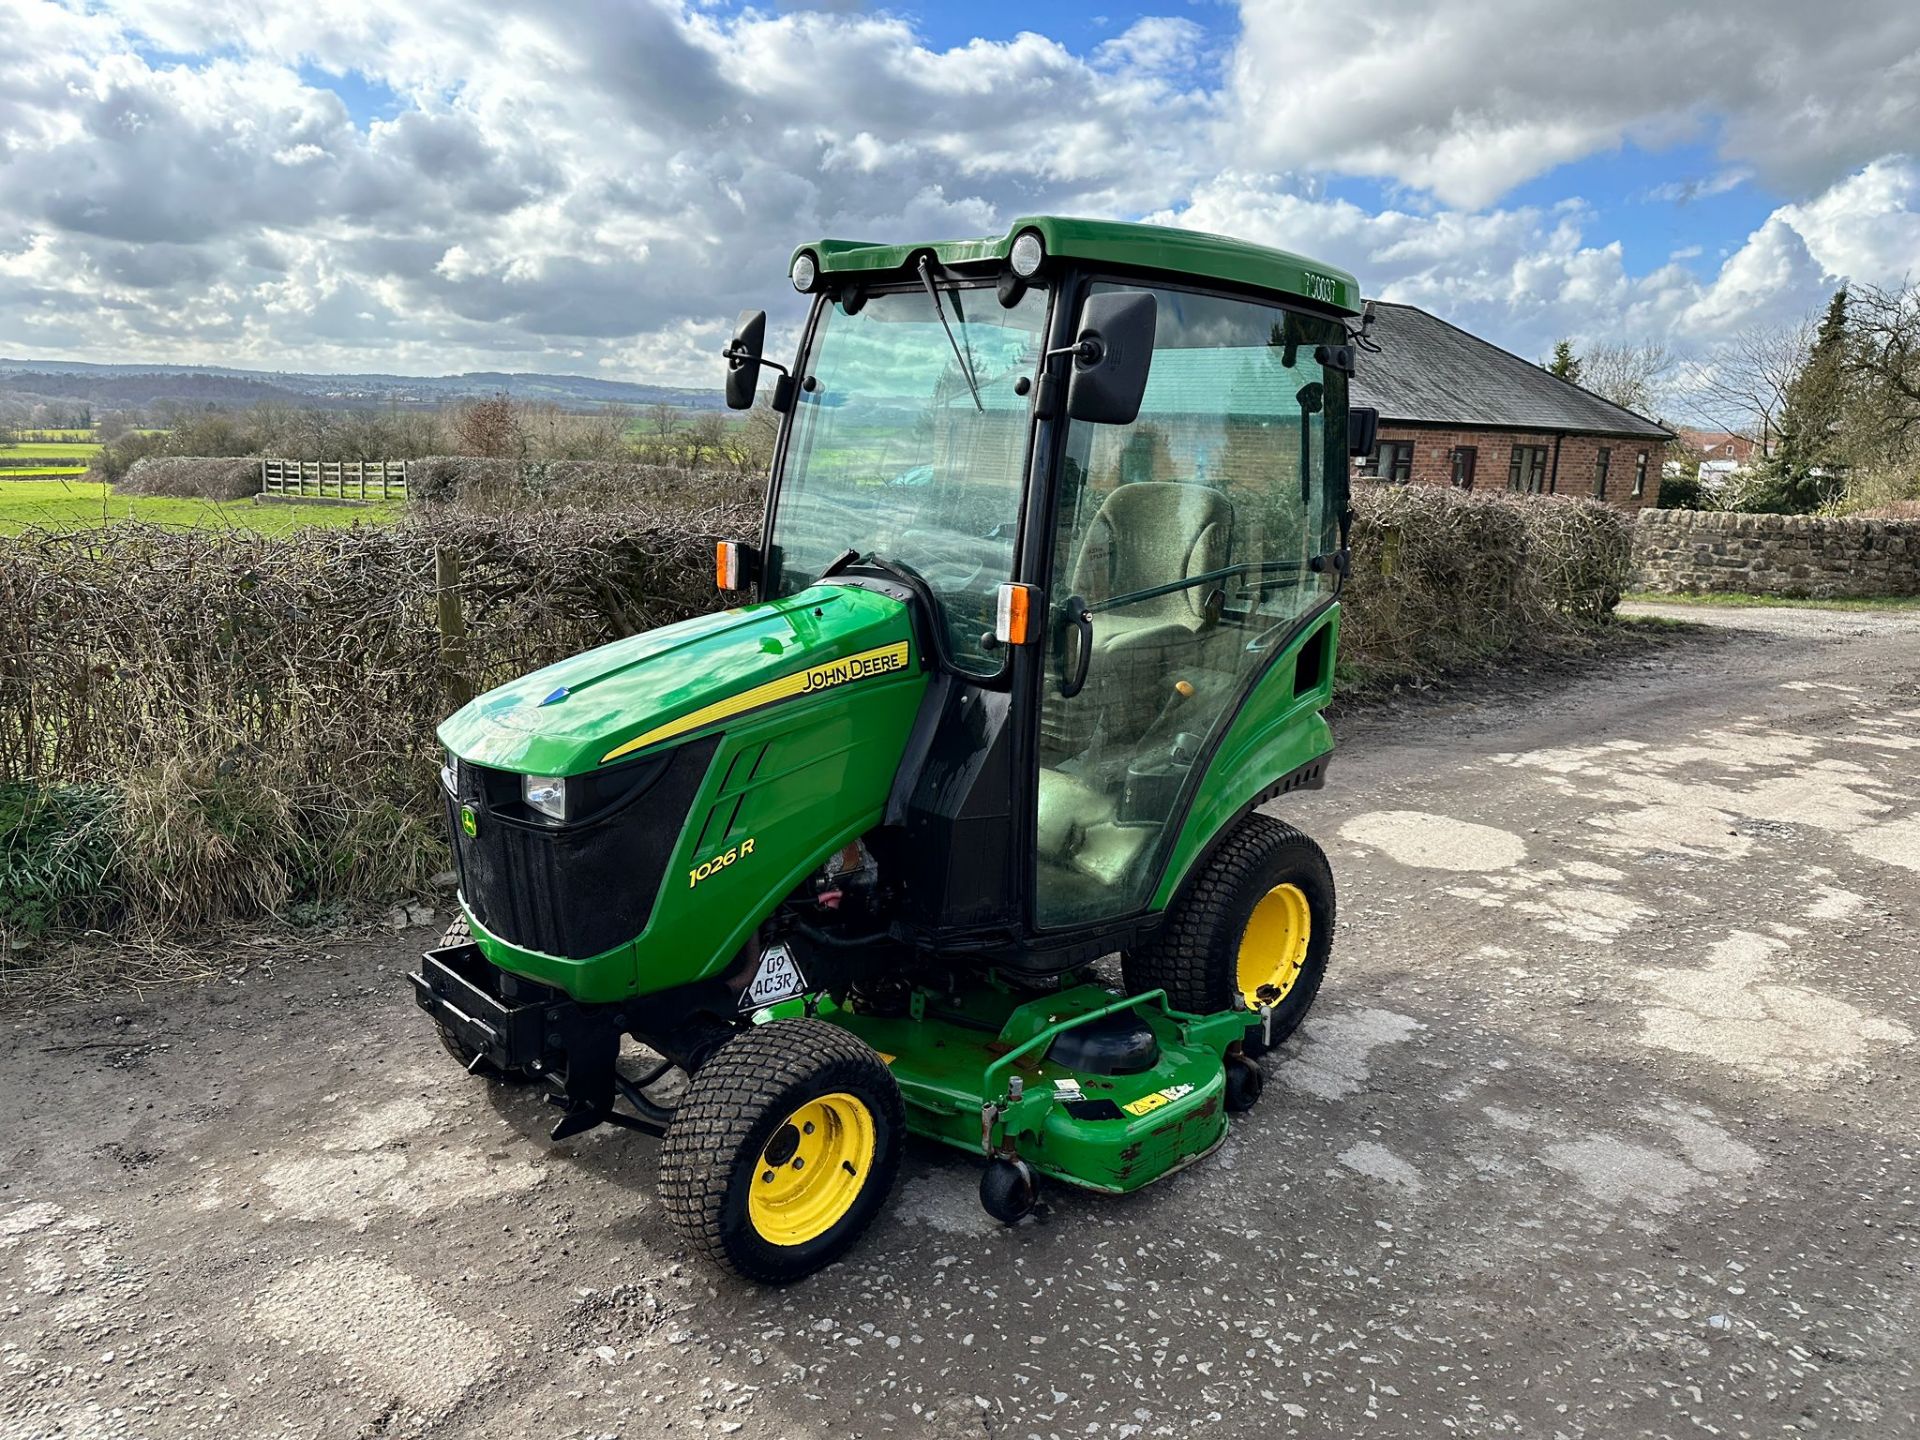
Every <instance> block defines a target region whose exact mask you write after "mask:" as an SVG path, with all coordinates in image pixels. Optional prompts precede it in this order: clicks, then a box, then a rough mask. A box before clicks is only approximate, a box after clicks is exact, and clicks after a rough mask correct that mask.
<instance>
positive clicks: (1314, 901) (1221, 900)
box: [1125, 815, 1334, 1055]
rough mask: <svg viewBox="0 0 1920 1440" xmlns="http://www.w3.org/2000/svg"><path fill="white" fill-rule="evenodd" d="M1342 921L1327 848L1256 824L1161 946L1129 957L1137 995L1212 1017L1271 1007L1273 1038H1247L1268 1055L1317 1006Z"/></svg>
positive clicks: (1218, 855)
mask: <svg viewBox="0 0 1920 1440" xmlns="http://www.w3.org/2000/svg"><path fill="white" fill-rule="evenodd" d="M1333 914H1334V896H1333V870H1332V867H1331V866H1329V865H1328V864H1327V857H1326V855H1325V854H1324V853H1322V851H1321V849H1320V847H1319V846H1318V845H1316V844H1314V842H1313V841H1312V840H1310V839H1308V838H1307V837H1306V836H1305V835H1303V834H1301V833H1300V832H1299V831H1298V830H1296V829H1294V828H1293V827H1292V826H1291V825H1285V824H1282V823H1281V822H1280V821H1278V820H1274V819H1271V818H1269V817H1268V816H1265V815H1249V816H1248V817H1247V818H1246V819H1245V820H1243V821H1241V822H1240V824H1239V825H1238V826H1236V827H1235V828H1234V830H1233V832H1232V833H1231V834H1230V835H1228V836H1227V837H1226V839H1225V840H1223V841H1222V842H1221V843H1220V846H1219V848H1218V849H1217V850H1216V851H1215V852H1214V854H1213V857H1212V859H1211V860H1210V861H1209V863H1208V865H1207V869H1206V870H1205V872H1204V873H1202V874H1201V875H1199V876H1198V877H1197V878H1196V879H1195V880H1194V881H1193V882H1192V883H1191V884H1190V885H1189V886H1188V887H1187V889H1186V892H1185V893H1184V894H1183V895H1181V896H1180V897H1179V898H1178V899H1177V900H1175V901H1174V903H1173V905H1172V907H1171V908H1170V909H1169V911H1168V914H1167V919H1166V924H1165V925H1164V926H1163V927H1162V928H1161V931H1160V934H1159V935H1158V936H1157V937H1156V938H1155V939H1154V941H1153V942H1152V943H1151V944H1149V945H1144V946H1140V947H1138V948H1137V949H1135V950H1134V951H1133V952H1131V953H1129V954H1128V955H1127V956H1126V965H1125V974H1126V980H1127V988H1128V989H1129V990H1131V991H1133V992H1134V993H1136V994H1137V993H1139V992H1140V991H1142V990H1155V989H1164V990H1165V991H1166V992H1167V998H1168V999H1169V1000H1171V1001H1172V1002H1173V1004H1174V1005H1175V1006H1176V1007H1178V1008H1179V1009H1182V1010H1192V1011H1196V1012H1199V1013H1202V1014H1211V1013H1213V1012H1215V1011H1220V1010H1229V1009H1233V1008H1235V1007H1244V1008H1250V1009H1256V1010H1257V1009H1258V1008H1259V1007H1260V1006H1261V1005H1262V1004H1265V1005H1268V1006H1271V1007H1272V1017H1271V1024H1270V1026H1269V1027H1268V1028H1267V1029H1266V1031H1265V1033H1263V1031H1262V1027H1261V1026H1260V1025H1258V1024H1255V1025H1252V1026H1250V1027H1249V1028H1248V1030H1247V1039H1246V1051H1247V1053H1248V1054H1250V1055H1259V1054H1263V1053H1264V1052H1265V1051H1266V1050H1268V1049H1270V1048H1271V1047H1272V1046H1275V1045H1278V1044H1279V1043H1280V1042H1281V1041H1282V1040H1284V1039H1286V1037H1287V1036H1289V1035H1291V1034H1292V1033H1293V1032H1294V1030H1295V1029H1297V1028H1298V1027H1299V1025H1300V1022H1301V1021H1302V1020H1304V1019H1305V1018H1306V1015H1307V1011H1308V1010H1309V1009H1310V1008H1311V1007H1312V1005H1313V1000H1314V996H1316V995H1317V994H1318V993H1319V991H1320V982H1321V980H1322V979H1323V978H1324V977H1325V975H1326V970H1327V958H1328V954H1329V952H1330V951H1331V949H1332V947H1333Z"/></svg>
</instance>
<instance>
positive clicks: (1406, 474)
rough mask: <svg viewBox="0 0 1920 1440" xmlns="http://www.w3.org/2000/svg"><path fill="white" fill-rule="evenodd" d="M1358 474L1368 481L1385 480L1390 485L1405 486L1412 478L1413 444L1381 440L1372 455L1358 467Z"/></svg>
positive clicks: (1402, 441)
mask: <svg viewBox="0 0 1920 1440" xmlns="http://www.w3.org/2000/svg"><path fill="white" fill-rule="evenodd" d="M1360 473H1361V474H1362V475H1364V476H1366V477H1367V478H1368V479H1370V480H1385V481H1386V482H1387V483H1388V484H1390V485H1404V484H1406V483H1407V482H1408V481H1409V480H1411V479H1412V478H1413V442H1412V441H1411V440H1382V441H1381V442H1380V443H1379V444H1378V445H1376V446H1374V449H1373V454H1371V455H1369V456H1368V457H1367V459H1366V463H1365V464H1364V465H1362V466H1361V467H1360Z"/></svg>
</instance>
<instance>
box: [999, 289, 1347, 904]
mask: <svg viewBox="0 0 1920 1440" xmlns="http://www.w3.org/2000/svg"><path fill="white" fill-rule="evenodd" d="M1091 288H1092V293H1096V294H1097V293H1100V292H1101V291H1103V290H1119V289H1122V288H1126V289H1137V288H1139V287H1138V286H1137V285H1127V286H1122V285H1121V284H1119V283H1118V282H1114V283H1107V282H1095V283H1094V284H1093V286H1092V287H1091ZM1153 294H1154V296H1155V299H1156V320H1155V338H1154V350H1153V358H1152V366H1151V370H1150V372H1149V376H1148V381H1147V388H1146V395H1145V399H1144V402H1143V403H1142V406H1141V409H1140V413H1139V416H1138V418H1137V419H1135V420H1134V421H1133V423H1131V424H1128V425H1095V424H1089V423H1086V422H1083V421H1069V422H1068V428H1067V432H1066V436H1065V440H1064V448H1063V453H1062V459H1061V463H1060V464H1059V466H1058V468H1057V474H1058V480H1057V490H1058V496H1057V503H1056V506H1055V515H1056V521H1055V529H1054V535H1053V543H1052V560H1051V567H1050V568H1051V580H1050V586H1049V594H1050V595H1051V596H1052V597H1053V604H1052V615H1051V631H1050V634H1051V643H1050V646H1049V651H1048V654H1047V657H1046V660H1045V667H1044V676H1043V681H1042V695H1041V701H1040V706H1039V710H1040V714H1039V721H1038V724H1039V735H1038V743H1037V758H1038V761H1039V775H1038V783H1037V785H1036V787H1035V792H1034V793H1035V800H1034V803H1035V807H1036V809H1035V815H1034V821H1035V827H1034V834H1035V857H1034V867H1035V870H1034V920H1035V923H1036V925H1037V926H1038V927H1039V928H1041V929H1054V928H1059V927H1066V926H1081V925H1088V924H1095V923H1098V922H1100V921H1103V920H1109V919H1115V918H1118V917H1121V916H1125V915H1127V914H1130V913H1133V912H1136V911H1138V910H1140V909H1141V908H1143V907H1144V906H1145V904H1146V903H1147V901H1148V899H1149V897H1150V896H1151V895H1152V893H1153V891H1154V889H1155V885H1156V882H1157V881H1158V878H1159V869H1160V864H1161V860H1162V857H1163V854H1164V847H1163V845H1162V840H1163V837H1164V836H1165V835H1166V833H1167V830H1168V827H1169V825H1170V824H1171V823H1173V822H1174V821H1176V820H1177V819H1178V818H1179V817H1180V815H1181V814H1182V813H1183V812H1184V809H1185V806H1186V805H1187V803H1188V800H1189V792H1190V788H1191V787H1190V782H1191V781H1192V778H1193V775H1194V771H1195V768H1196V764H1197V763H1198V762H1201V761H1202V760H1203V758H1204V757H1205V755H1206V754H1207V753H1209V751H1210V749H1211V742H1212V740H1213V737H1214V736H1215V734H1216V732H1217V731H1218V730H1219V729H1220V728H1221V727H1222V726H1223V725H1224V724H1225V723H1226V722H1227V721H1228V720H1229V719H1230V718H1231V717H1232V715H1233V714H1234V713H1235V712H1236V711H1237V710H1238V708H1239V706H1240V704H1241V703H1242V701H1243V699H1244V697H1245V695H1246V693H1247V692H1248V690H1249V688H1250V686H1251V684H1252V683H1253V681H1254V680H1255V678H1256V676H1257V675H1258V674H1259V672H1260V671H1261V670H1262V669H1263V667H1264V666H1265V663H1266V662H1267V661H1268V660H1270V659H1271V658H1272V655H1273V653H1274V642H1275V640H1276V639H1277V638H1278V637H1279V636H1280V635H1282V634H1284V633H1285V632H1286V631H1287V630H1288V629H1290V628H1291V626H1292V624H1293V622H1294V621H1295V620H1296V619H1297V618H1298V617H1299V616H1300V615H1301V614H1302V613H1303V612H1305V611H1306V610H1307V609H1309V608H1311V607H1312V606H1314V605H1315V604H1317V603H1319V602H1320V601H1321V600H1323V599H1324V598H1325V597H1326V595H1327V594H1328V593H1330V590H1331V587H1332V582H1333V576H1332V573H1331V570H1330V568H1328V569H1325V570H1320V569H1316V568H1315V567H1314V566H1313V564H1312V562H1313V560H1314V558H1315V557H1316V556H1322V555H1326V554H1329V553H1330V552H1331V551H1332V550H1333V549H1334V547H1335V543H1336V541H1335V538H1334V537H1335V524H1336V522H1335V516H1334V514H1333V506H1332V503H1331V502H1330V499H1329V494H1330V491H1329V486H1328V466H1327V455H1326V438H1327V417H1328V415H1329V414H1330V413H1331V414H1334V415H1343V414H1344V413H1345V403H1346V402H1345V388H1344V387H1345V378H1344V376H1343V375H1341V374H1340V373H1339V372H1337V371H1329V370H1327V369H1326V368H1324V367H1323V366H1322V364H1321V363H1320V361H1319V360H1318V359H1317V358H1316V356H1315V350H1316V348H1317V347H1318V346H1320V345H1322V344H1329V345H1331V344H1337V343H1339V342H1340V341H1341V340H1342V339H1343V338H1344V337H1343V336H1342V335H1341V333H1340V327H1339V325H1338V322H1336V321H1333V320H1329V319H1326V318H1324V317H1320V316H1313V315H1307V314H1303V313H1300V312H1296V311H1290V310H1287V309H1284V308H1282V307H1279V306H1276V305H1271V304H1266V303H1262V302H1259V301H1253V300H1247V299H1240V298H1236V297H1231V296H1226V295H1218V294H1207V293H1203V292H1198V291H1191V290H1183V289H1177V288H1171V287H1168V288H1157V289H1154V291H1153Z"/></svg>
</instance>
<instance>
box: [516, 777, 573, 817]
mask: <svg viewBox="0 0 1920 1440" xmlns="http://www.w3.org/2000/svg"><path fill="white" fill-rule="evenodd" d="M520 798H521V799H522V800H525V801H526V802H527V805H528V806H529V807H530V808H531V809H534V810H538V811H539V812H540V813H541V814H542V815H545V816H547V817H549V818H550V819H554V820H564V819H566V818H567V782H566V779H565V777H563V776H559V775H522V776H521V777H520Z"/></svg>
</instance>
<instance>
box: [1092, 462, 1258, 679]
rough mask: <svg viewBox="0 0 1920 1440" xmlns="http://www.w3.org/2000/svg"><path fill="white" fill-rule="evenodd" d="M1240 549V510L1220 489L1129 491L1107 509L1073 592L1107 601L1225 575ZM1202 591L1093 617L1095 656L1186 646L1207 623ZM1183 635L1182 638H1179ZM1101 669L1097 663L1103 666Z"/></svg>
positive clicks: (1150, 486) (1169, 486) (1156, 484)
mask: <svg viewBox="0 0 1920 1440" xmlns="http://www.w3.org/2000/svg"><path fill="white" fill-rule="evenodd" d="M1232 547H1233V504H1232V502H1231V501H1229V500H1228V499H1227V497H1226V496H1225V495H1223V494H1221V493H1220V492H1219V491H1218V490H1215V489H1213V488H1211V487H1210V486H1206V485H1191V484H1187V483H1185V482H1183V481H1177V480H1139V481H1135V482H1134V483H1133V484H1131V485H1122V486H1121V487H1120V488H1119V489H1117V490H1115V491H1114V492H1113V493H1112V494H1110V495H1108V496H1107V498H1106V500H1105V501H1104V502H1103V503H1102V504H1101V506H1100V510H1099V513H1098V514H1096V515H1095V516H1094V517H1093V523H1092V524H1091V525H1089V526H1088V527H1087V535H1086V539H1085V540H1083V541H1082V542H1081V544H1080V553H1079V555H1078V556H1077V557H1076V558H1075V560H1074V565H1073V590H1074V593H1075V594H1077V595H1079V596H1080V597H1081V598H1082V599H1085V600H1106V599H1111V598H1113V597H1115V596H1118V595H1126V594H1130V593H1132V592H1133V591H1136V590H1146V589H1150V588H1152V587H1153V586H1155V585H1165V584H1168V583H1169V582H1171V581H1175V580H1187V579H1190V578H1192V577H1193V576H1195V575H1204V574H1205V573H1206V572H1207V571H1209V570H1218V569H1220V568H1221V567H1222V566H1224V565H1225V564H1226V563H1227V557H1228V554H1229V552H1230V551H1231V550H1232ZM1215 588H1216V587H1214V586H1210V585H1196V586H1194V587H1192V588H1191V589H1187V590H1175V591H1173V592H1172V593H1171V594H1168V595H1157V596H1155V597H1153V598H1152V599H1150V600H1136V601H1134V602H1133V603H1132V604H1129V605H1124V606H1122V607H1120V608H1119V609H1117V610H1108V611H1105V612H1103V613H1101V614H1099V615H1096V616H1094V617H1093V649H1094V654H1095V656H1096V657H1097V656H1099V655H1101V654H1103V653H1105V652H1107V651H1112V650H1127V649H1134V648H1140V647H1148V646H1153V645H1156V644H1162V643H1165V642H1166V641H1169V640H1172V641H1176V642H1177V641H1178V640H1179V639H1181V638H1183V635H1191V634H1193V633H1194V632H1196V631H1198V630H1200V629H1201V628H1202V627H1204V626H1205V625H1206V623H1207V597H1208V595H1209V594H1211V593H1212V591H1213V590H1214V589H1215ZM1171 632H1179V633H1171ZM1096 663H1097V661H1096Z"/></svg>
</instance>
